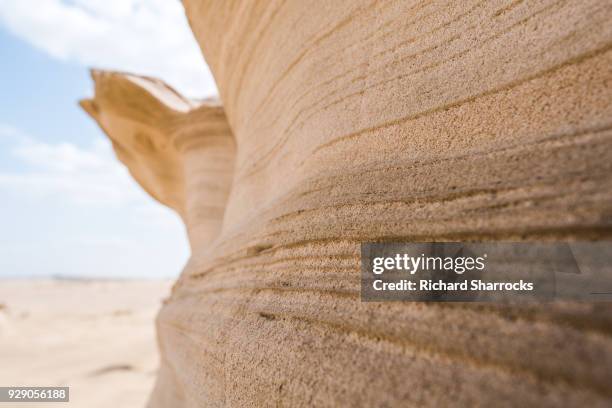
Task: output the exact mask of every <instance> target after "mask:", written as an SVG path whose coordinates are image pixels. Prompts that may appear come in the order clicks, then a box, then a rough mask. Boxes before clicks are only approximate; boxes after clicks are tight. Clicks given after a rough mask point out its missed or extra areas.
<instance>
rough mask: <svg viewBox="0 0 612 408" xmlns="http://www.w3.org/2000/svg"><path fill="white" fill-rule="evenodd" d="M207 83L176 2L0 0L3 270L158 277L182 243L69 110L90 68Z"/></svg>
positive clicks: (209, 89)
mask: <svg viewBox="0 0 612 408" xmlns="http://www.w3.org/2000/svg"><path fill="white" fill-rule="evenodd" d="M92 67H95V68H101V69H112V70H118V71H128V72H133V73H137V74H144V75H150V76H155V77H158V78H160V79H162V80H164V81H165V82H166V83H168V84H170V85H171V86H173V87H175V88H176V89H177V90H178V91H179V92H181V93H183V94H184V95H186V96H189V97H197V98H202V97H206V96H211V95H215V94H216V93H217V90H216V88H215V85H214V81H213V79H212V76H211V74H210V71H209V70H208V67H207V66H206V63H205V61H204V59H203V58H202V56H201V53H200V50H199V48H198V45H197V44H196V42H195V39H194V38H193V35H192V34H191V31H190V29H189V26H188V24H187V21H186V18H185V16H184V12H183V8H182V5H181V3H180V1H178V0H0V207H1V209H0V277H50V276H63V277H85V278H160V277H174V276H176V275H178V273H179V272H180V270H181V269H182V267H183V265H184V264H185V262H186V260H187V257H188V254H189V249H188V243H187V240H186V233H185V230H184V227H183V225H182V222H181V221H180V219H179V218H178V216H176V215H175V214H174V213H173V212H172V211H171V210H169V209H167V208H165V207H164V206H162V205H161V204H159V203H157V202H156V201H154V200H153V199H152V198H150V197H149V196H148V195H147V194H146V193H144V192H143V190H142V189H141V188H140V187H139V186H138V185H137V184H136V183H135V182H134V181H133V180H132V179H131V177H130V176H129V174H128V172H127V170H126V169H125V168H124V167H123V166H122V165H121V164H120V163H119V162H118V161H117V160H116V158H115V157H114V153H113V152H112V149H111V147H110V143H109V142H108V140H107V139H106V137H105V135H104V134H103V133H102V132H101V131H100V129H99V128H98V127H97V125H96V124H95V123H94V121H93V120H91V119H90V118H89V117H88V116H87V115H86V114H85V113H84V112H83V111H82V110H81V109H80V108H79V106H78V104H77V102H78V100H79V99H82V98H86V97H90V96H92V93H93V84H92V81H91V79H90V77H89V68H92Z"/></svg>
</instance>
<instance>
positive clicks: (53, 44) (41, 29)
mask: <svg viewBox="0 0 612 408" xmlns="http://www.w3.org/2000/svg"><path fill="white" fill-rule="evenodd" d="M0 22H1V23H3V24H4V25H5V26H6V27H7V28H8V29H9V30H10V31H11V32H12V33H13V34H14V35H16V36H17V37H19V38H21V39H23V40H25V41H27V42H28V43H30V44H31V45H33V46H34V47H36V48H38V49H40V50H42V51H44V52H46V53H47V54H49V55H51V56H52V57H54V58H57V59H60V60H64V61H74V62H77V63H79V64H82V65H86V66H92V67H97V68H102V69H113V70H120V71H129V72H134V73H137V74H144V75H150V76H155V77H158V78H161V79H162V80H164V81H166V82H168V83H169V84H170V85H172V86H174V87H176V88H177V89H178V90H179V91H180V92H182V93H184V94H185V95H187V96H191V97H204V96H210V95H213V94H217V90H216V87H215V85H214V81H213V79H212V75H211V74H210V71H209V70H208V67H207V66H206V64H205V62H204V59H203V58H202V56H201V53H200V50H199V47H198V46H197V43H196V41H195V39H194V38H193V35H192V33H191V30H190V28H189V26H188V24H187V21H186V18H185V15H184V11H183V7H182V5H181V2H180V1H178V0H71V1H69V0H0Z"/></svg>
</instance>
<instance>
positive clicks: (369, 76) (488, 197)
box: [82, 0, 612, 408]
mask: <svg viewBox="0 0 612 408" xmlns="http://www.w3.org/2000/svg"><path fill="white" fill-rule="evenodd" d="M183 4H184V6H185V9H186V13H187V16H188V19H189V23H190V25H191V28H192V30H193V32H194V35H195V38H196V40H197V41H198V43H199V45H200V47H201V49H202V51H203V54H204V56H205V58H206V61H207V63H208V64H209V66H210V68H211V70H212V72H213V74H214V77H215V80H216V82H217V85H218V88H219V94H220V100H221V101H222V104H221V103H220V102H215V101H205V102H202V101H190V100H187V99H186V98H183V97H181V96H180V95H178V94H177V93H176V92H174V91H173V90H172V89H170V88H169V87H168V86H166V85H164V84H163V83H161V82H160V81H158V80H155V79H151V78H145V77H140V76H137V75H126V74H121V73H112V72H99V71H95V72H93V78H94V81H95V94H94V96H93V97H92V98H91V99H89V100H85V101H83V102H82V106H83V107H84V108H85V109H86V110H87V112H88V113H89V114H90V115H91V116H92V117H93V118H94V119H95V120H96V121H97V123H98V124H99V125H100V127H101V128H102V129H103V130H104V131H105V132H106V134H107V135H108V136H109V138H110V139H111V140H112V142H113V147H114V149H115V151H116V153H117V157H118V159H119V160H121V161H122V162H123V163H124V164H125V165H126V166H127V168H128V169H129V170H130V172H131V174H132V175H133V176H134V178H135V179H136V180H137V181H138V182H139V183H140V184H141V185H142V187H143V188H144V189H145V190H146V191H148V192H149V193H150V194H151V196H152V197H154V198H155V199H157V200H159V201H160V202H162V203H164V204H166V205H168V206H169V207H171V208H173V209H174V210H176V211H177V213H178V214H180V216H181V217H182V219H183V220H184V222H185V224H186V227H187V230H188V233H189V239H190V244H191V250H192V255H191V259H190V260H189V262H188V263H187V265H186V267H185V269H184V271H183V272H182V274H181V276H180V278H179V279H178V281H177V283H176V285H175V286H174V288H173V291H172V294H171V296H170V298H169V300H168V302H167V303H166V304H165V305H164V306H163V308H162V310H161V312H160V315H159V318H158V320H157V330H158V337H159V341H160V350H161V354H162V364H161V368H160V373H159V375H158V377H157V381H156V385H155V388H154V391H153V394H152V399H151V406H152V407H173V408H181V407H193V408H195V407H270V406H271V407H275V406H287V407H311V406H321V407H358V406H363V407H406V406H418V407H440V406H466V407H468V406H469V407H471V406H500V405H501V406H517V407H519V406H520V407H523V406H549V407H558V406H599V407H609V406H610V405H611V402H612V388H611V387H610V378H612V318H611V316H612V306H611V305H610V304H609V303H608V304H604V303H599V304H594V303H564V304H560V303H559V304H547V305H539V306H534V307H510V306H507V307H502V306H498V305H489V304H433V303H429V304H423V303H415V302H404V303H400V302H397V303H374V304H367V303H364V302H361V301H360V286H359V285H360V272H359V269H360V243H362V242H393V241H400V242H415V241H416V242H430V241H529V240H532V241H533V240H536V241H537V240H555V241H564V240H606V239H610V238H612V177H610V175H611V174H612V24H610V21H612V4H611V2H610V1H609V0H605V1H602V0H574V1H572V0H561V1H559V0H531V1H521V0H518V1H516V0H491V1H480V0H466V1H419V0H413V1H411V0H389V1H366V0H351V1H348V0H346V1H345V0H338V1H328V0H315V1H301V0H286V1H283V0H270V1H239V0H227V1H218V0H184V1H183Z"/></svg>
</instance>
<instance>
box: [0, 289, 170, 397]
mask: <svg viewBox="0 0 612 408" xmlns="http://www.w3.org/2000/svg"><path fill="white" fill-rule="evenodd" d="M169 289H170V282H168V281H69V280H14V281H7V280H2V281H0V384H2V386H69V387H70V403H39V404H33V403H18V404H14V406H15V407H22V408H24V407H30V406H32V407H34V406H41V407H49V406H70V407H79V408H80V407H82V408H107V407H114V408H120V407H125V408H128V407H142V406H144V405H145V404H146V401H147V398H148V395H149V393H150V392H151V389H152V386H153V381H154V379H155V375H156V372H157V367H158V365H159V357H158V353H157V347H156V343H155V332H154V318H155V314H156V313H157V311H158V309H159V307H160V306H161V302H162V298H163V297H165V296H167V294H168V292H169ZM0 406H2V407H5V406H7V407H8V406H11V404H9V403H0Z"/></svg>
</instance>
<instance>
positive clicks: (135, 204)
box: [0, 123, 188, 277]
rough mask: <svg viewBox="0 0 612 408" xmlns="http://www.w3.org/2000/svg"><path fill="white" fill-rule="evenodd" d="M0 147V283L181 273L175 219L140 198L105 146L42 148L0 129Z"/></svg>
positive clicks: (182, 249)
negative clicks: (15, 279) (36, 278)
mask: <svg viewBox="0 0 612 408" xmlns="http://www.w3.org/2000/svg"><path fill="white" fill-rule="evenodd" d="M7 136H8V137H7ZM0 143H1V146H2V148H1V149H0V164H1V163H3V162H5V161H6V160H7V159H10V161H11V162H12V164H11V166H9V168H7V169H2V167H0V201H1V202H2V203H3V205H4V206H5V207H7V208H6V210H5V211H2V212H0V226H2V227H1V228H0V277H3V276H50V275H54V274H60V275H67V276H86V277H160V276H172V275H174V274H176V273H178V272H179V271H180V268H181V266H182V265H183V264H184V262H185V258H186V257H187V256H188V249H187V248H188V245H187V241H186V235H185V231H184V228H183V226H182V223H181V222H180V219H179V217H178V216H177V215H176V214H174V213H173V212H172V211H171V210H169V209H168V208H166V207H163V206H162V205H161V204H159V203H156V202H155V201H153V200H152V199H151V198H150V197H149V196H147V194H146V193H145V192H144V191H143V190H142V189H141V188H140V187H139V186H138V185H137V184H136V182H135V181H134V180H133V179H132V178H131V177H130V175H129V173H128V172H127V170H126V169H125V167H123V165H121V164H120V163H119V162H118V161H117V159H116V158H115V157H114V154H113V152H112V148H111V146H110V143H109V142H108V141H107V140H106V139H102V138H97V139H95V141H94V142H93V143H92V144H91V145H89V146H87V147H79V146H77V145H75V144H72V143H68V142H62V143H45V142H43V141H41V140H39V139H36V138H33V137H31V136H28V135H26V134H24V133H23V132H20V131H19V130H18V129H15V128H11V127H8V126H3V125H2V124H1V123H0ZM33 255H35V256H33Z"/></svg>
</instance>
